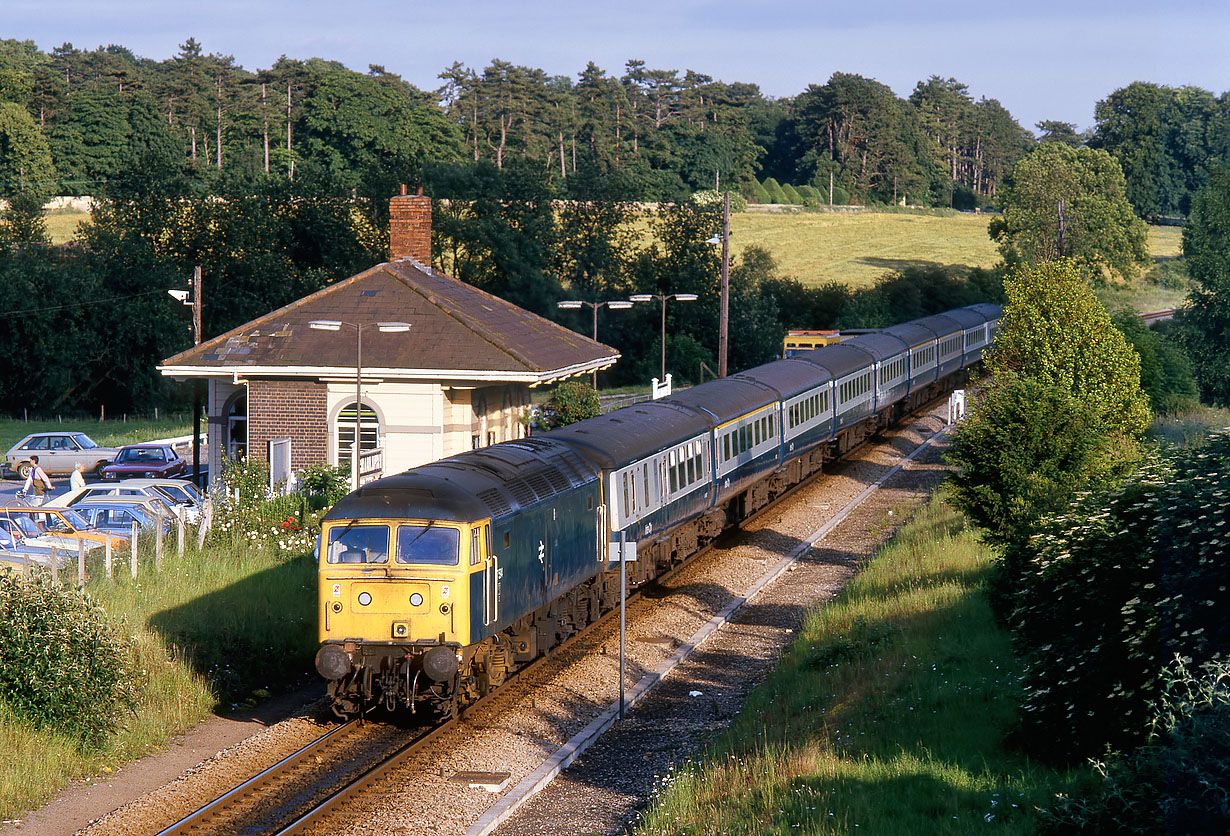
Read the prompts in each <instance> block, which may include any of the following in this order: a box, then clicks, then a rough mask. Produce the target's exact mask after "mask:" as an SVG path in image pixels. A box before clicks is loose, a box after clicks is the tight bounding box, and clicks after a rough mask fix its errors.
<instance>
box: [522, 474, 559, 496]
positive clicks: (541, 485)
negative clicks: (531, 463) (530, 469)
mask: <svg viewBox="0 0 1230 836" xmlns="http://www.w3.org/2000/svg"><path fill="white" fill-rule="evenodd" d="M525 481H526V482H528V483H529V486H530V487H531V488H533V489H534V493H536V494H538V498H539V499H548V498H550V497H552V496H555V491H554V490H553V489H552V488H551V483H550V482H548V481H547V480H546V477H544V476H543V475H542V473H541V472H539V473H531V474H530V475H529V476H526V477H525Z"/></svg>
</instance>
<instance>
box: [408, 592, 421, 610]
mask: <svg viewBox="0 0 1230 836" xmlns="http://www.w3.org/2000/svg"><path fill="white" fill-rule="evenodd" d="M422 604H423V596H422V595H419V594H418V593H417V592H416V593H414V594H413V595H411V596H410V606H412V607H419V606H422Z"/></svg>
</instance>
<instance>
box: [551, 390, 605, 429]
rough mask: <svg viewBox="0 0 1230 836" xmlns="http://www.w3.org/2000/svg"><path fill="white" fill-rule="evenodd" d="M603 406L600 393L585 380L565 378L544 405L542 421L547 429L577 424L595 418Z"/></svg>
mask: <svg viewBox="0 0 1230 836" xmlns="http://www.w3.org/2000/svg"><path fill="white" fill-rule="evenodd" d="M601 408H602V404H601V402H600V401H599V400H598V393H597V392H595V391H594V387H592V386H590V385H589V382H588V381H585V380H565V381H564V382H563V383H561V384H559V385H558V386H556V387H555V391H553V392H552V393H551V398H550V399H549V400H548V401H547V402H546V404H544V405H543V408H542V416H541V419H540V420H541V423H542V424H544V425H545V426H546V428H547V429H555V428H556V427H563V426H566V425H568V424H575V423H576V422H577V421H583V420H585V419H586V418H593V417H594V416H595V415H597V414H598V413H599V412H600V411H601Z"/></svg>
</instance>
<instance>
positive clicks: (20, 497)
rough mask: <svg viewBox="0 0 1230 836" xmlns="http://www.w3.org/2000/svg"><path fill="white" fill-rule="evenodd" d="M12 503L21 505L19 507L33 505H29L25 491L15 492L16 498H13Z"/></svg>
mask: <svg viewBox="0 0 1230 836" xmlns="http://www.w3.org/2000/svg"><path fill="white" fill-rule="evenodd" d="M13 504H14V505H17V506H19V507H21V508H31V507H33V506H31V505H30V497H29V495H28V494H27V493H26V492H25V491H18V492H17V496H16V498H15V499H14V500H13Z"/></svg>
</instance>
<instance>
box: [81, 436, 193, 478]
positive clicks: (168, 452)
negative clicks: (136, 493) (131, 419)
mask: <svg viewBox="0 0 1230 836" xmlns="http://www.w3.org/2000/svg"><path fill="white" fill-rule="evenodd" d="M187 469H188V464H187V462H185V461H184V460H183V459H182V458H180V456H179V454H178V453H176V452H175V448H174V447H172V446H171V445H170V444H128V445H125V446H124V447H121V448H120V450H119V452H118V453H116V454H115V461H113V462H112V463H111V464H109V465H107V466H106V467H104V468H103V469H102V478H103V479H105V480H109V481H113V480H118V479H128V478H133V477H136V478H145V479H169V478H171V477H172V476H181V475H183V473H184V471H186V470H187Z"/></svg>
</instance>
